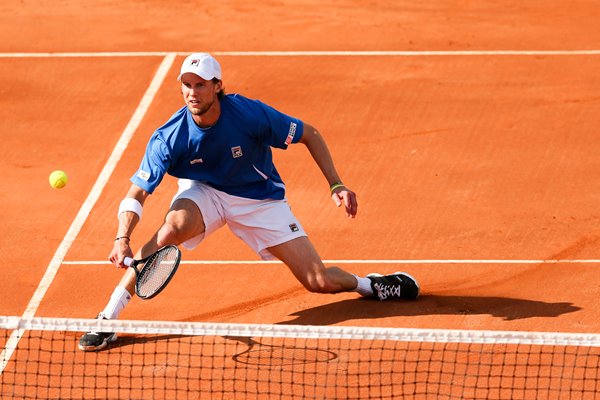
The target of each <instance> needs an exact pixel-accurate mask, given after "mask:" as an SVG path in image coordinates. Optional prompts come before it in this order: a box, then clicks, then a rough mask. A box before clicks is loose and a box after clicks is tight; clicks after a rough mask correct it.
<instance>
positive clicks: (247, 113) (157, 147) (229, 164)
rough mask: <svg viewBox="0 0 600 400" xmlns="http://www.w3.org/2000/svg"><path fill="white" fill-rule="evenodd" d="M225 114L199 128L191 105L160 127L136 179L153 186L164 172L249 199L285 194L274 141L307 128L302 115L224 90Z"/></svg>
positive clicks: (284, 142) (293, 139)
mask: <svg viewBox="0 0 600 400" xmlns="http://www.w3.org/2000/svg"><path fill="white" fill-rule="evenodd" d="M220 101H221V115H220V117H219V119H218V121H217V123H216V124H215V125H214V126H212V127H210V128H200V127H199V126H198V125H196V123H195V122H194V120H193V119H192V114H191V113H190V112H189V110H188V109H187V107H186V106H184V107H182V108H181V109H179V110H178V111H177V112H176V113H175V114H173V116H172V117H171V118H170V119H169V120H168V121H167V123H166V124H164V125H163V126H161V127H160V128H158V129H157V130H156V131H155V132H154V134H153V135H152V137H151V138H150V141H149V142H148V145H147V147H146V153H145V155H144V158H143V160H142V162H141V165H140V168H139V169H138V171H137V172H136V173H135V175H133V177H132V178H131V182H132V183H134V184H135V185H137V186H139V187H140V188H142V189H144V190H145V191H147V192H148V193H152V192H154V190H155V189H156V187H157V186H158V185H159V184H160V182H161V181H162V179H163V177H164V175H165V174H169V175H172V176H174V177H176V178H185V179H193V180H196V181H201V182H204V183H206V184H208V185H210V186H212V187H214V188H215V189H217V190H221V191H223V192H225V193H228V194H231V195H234V196H240V197H245V198H250V199H257V200H262V199H279V200H281V199H283V198H284V196H285V185H284V184H283V181H282V179H281V177H280V176H279V173H278V172H277V169H276V168H275V165H274V164H273V155H272V152H271V147H275V148H280V149H286V148H287V147H288V145H289V144H291V143H297V142H298V141H299V140H300V138H301V137H302V134H303V129H304V125H303V123H302V121H301V120H299V119H296V118H293V117H290V116H288V115H286V114H283V113H281V112H279V111H277V110H275V109H274V108H272V107H270V106H268V105H266V104H264V103H262V102H260V101H258V100H251V99H248V98H246V97H244V96H241V95H238V94H233V95H225V96H223V98H222V99H221V100H220Z"/></svg>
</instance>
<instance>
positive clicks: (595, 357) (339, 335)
mask: <svg viewBox="0 0 600 400" xmlns="http://www.w3.org/2000/svg"><path fill="white" fill-rule="evenodd" d="M89 330H95V331H108V332H118V337H119V339H118V340H117V341H116V342H115V343H113V344H112V345H111V346H110V347H109V348H108V349H106V350H103V351H100V352H82V351H80V350H79V349H78V348H77V343H78V340H79V337H80V335H81V334H82V333H83V332H86V331H89ZM0 343H1V344H2V346H3V347H2V348H3V351H2V354H1V357H0V397H1V398H2V399H400V398H402V399H542V398H543V399H594V398H600V387H599V364H600V351H599V350H600V347H599V346H600V337H599V336H598V335H592V334H543V333H523V332H521V333H520V332H489V331H453V330H416V329H378V328H359V327H337V326H336V327H317V326H291V325H246V324H206V323H166V322H155V321H105V320H81V319H50V318H34V319H28V320H24V319H19V318H16V317H0Z"/></svg>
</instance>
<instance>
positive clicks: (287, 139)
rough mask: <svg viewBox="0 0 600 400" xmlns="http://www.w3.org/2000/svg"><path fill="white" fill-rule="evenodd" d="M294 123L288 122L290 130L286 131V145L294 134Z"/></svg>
mask: <svg viewBox="0 0 600 400" xmlns="http://www.w3.org/2000/svg"><path fill="white" fill-rule="evenodd" d="M296 125H297V124H296V123H295V122H290V130H289V131H288V135H287V138H286V139H285V144H286V145H287V146H289V145H290V143H292V140H294V136H295V135H296Z"/></svg>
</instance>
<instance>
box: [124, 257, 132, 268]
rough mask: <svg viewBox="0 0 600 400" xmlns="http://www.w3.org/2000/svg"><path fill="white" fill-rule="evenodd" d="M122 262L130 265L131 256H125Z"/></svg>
mask: <svg viewBox="0 0 600 400" xmlns="http://www.w3.org/2000/svg"><path fill="white" fill-rule="evenodd" d="M123 264H125V265H127V266H128V267H131V264H133V258H131V257H125V260H123Z"/></svg>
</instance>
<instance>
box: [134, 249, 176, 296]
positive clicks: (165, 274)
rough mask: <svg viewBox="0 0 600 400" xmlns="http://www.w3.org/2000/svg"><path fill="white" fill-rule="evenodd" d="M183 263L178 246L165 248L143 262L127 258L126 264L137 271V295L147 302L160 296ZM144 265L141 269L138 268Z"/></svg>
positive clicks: (142, 260)
mask: <svg viewBox="0 0 600 400" xmlns="http://www.w3.org/2000/svg"><path fill="white" fill-rule="evenodd" d="M180 262H181V251H180V250H179V249H178V248H177V246H173V245H170V246H165V247H162V248H160V249H158V250H157V251H156V252H155V253H153V254H151V255H149V256H148V257H146V258H143V259H141V260H134V259H133V258H130V257H125V260H124V263H125V265H127V266H128V267H131V268H133V270H134V271H135V277H136V278H135V294H137V295H138V297H140V298H142V299H144V300H147V299H151V298H153V297H154V296H156V295H157V294H159V293H160V292H161V291H162V290H163V289H164V288H165V287H166V286H167V284H168V283H169V281H170V280H171V278H173V275H175V272H177V267H179V263H180ZM139 265H142V267H141V268H138V266H139Z"/></svg>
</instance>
